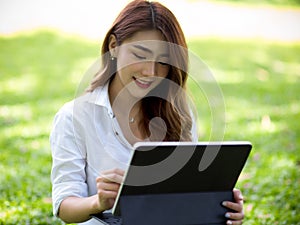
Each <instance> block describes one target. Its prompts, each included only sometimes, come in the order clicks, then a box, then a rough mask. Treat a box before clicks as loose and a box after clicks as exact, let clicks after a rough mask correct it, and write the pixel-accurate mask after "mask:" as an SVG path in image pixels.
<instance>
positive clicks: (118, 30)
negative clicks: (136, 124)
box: [87, 0, 192, 141]
mask: <svg viewBox="0 0 300 225" xmlns="http://www.w3.org/2000/svg"><path fill="white" fill-rule="evenodd" d="M151 29H156V30H158V31H160V32H161V33H162V34H163V36H164V37H165V40H166V41H167V42H169V43H173V46H180V47H171V48H170V57H171V60H172V64H171V65H170V69H169V73H168V75H167V79H169V80H171V81H172V82H174V83H175V84H177V88H176V85H175V86H174V85H168V84H167V83H166V82H162V83H161V84H160V85H159V86H158V87H157V88H156V89H154V90H152V92H155V91H163V92H166V93H165V95H166V98H167V99H168V100H166V98H158V97H145V98H143V99H142V109H141V110H142V114H143V120H142V122H141V125H142V126H143V128H144V129H145V130H146V134H147V135H148V136H150V130H149V122H150V121H151V119H152V118H155V117H159V118H161V119H162V120H163V121H164V122H165V125H166V127H167V132H166V136H165V138H164V141H191V128H192V119H191V115H190V113H191V110H190V108H189V106H188V103H187V96H186V94H185V91H180V90H179V89H183V90H185V89H186V80H187V69H188V54H187V44H186V41H185V37H184V34H183V32H182V29H181V27H180V25H179V23H178V21H177V19H176V17H175V16H174V15H173V13H172V12H171V11H170V10H169V9H167V8H166V7H165V6H163V5H161V4H160V3H158V2H148V1H144V0H135V1H132V2H131V3H129V4H128V5H127V6H126V7H125V8H124V9H123V10H122V11H121V13H120V14H119V16H118V17H117V18H116V20H115V22H114V23H113V25H112V27H111V28H110V29H109V31H108V32H107V34H106V36H105V38H104V41H103V45H102V49H101V53H102V63H103V68H102V69H101V71H99V72H98V73H97V74H96V75H95V77H94V79H93V80H92V82H91V84H90V86H89V88H88V89H87V91H93V90H94V89H96V88H97V87H99V86H101V85H104V84H105V83H106V82H107V81H108V80H109V79H110V78H111V77H112V76H114V75H115V73H116V62H115V61H116V60H110V54H107V53H108V52H109V38H110V36H111V35H112V34H113V35H115V37H116V39H117V42H118V45H121V44H122V42H123V41H124V40H126V39H127V38H130V37H131V36H132V35H133V34H134V33H136V32H138V31H142V30H151ZM164 85H165V86H164ZM166 86H167V87H166ZM152 96H153V95H152ZM160 96H161V95H160ZM151 124H152V121H151ZM154 128H155V129H156V130H157V131H158V132H154V136H153V132H151V137H154V138H153V139H154V140H155V139H156V138H157V139H158V140H159V137H155V133H158V134H159V133H161V132H160V131H159V130H160V129H163V128H162V126H161V125H160V124H156V126H155V123H154ZM151 131H152V129H151Z"/></svg>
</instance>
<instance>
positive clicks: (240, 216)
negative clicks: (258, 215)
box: [225, 212, 244, 220]
mask: <svg viewBox="0 0 300 225" xmlns="http://www.w3.org/2000/svg"><path fill="white" fill-rule="evenodd" d="M225 217H226V218H228V219H232V220H242V219H244V213H242V212H240V213H231V212H227V213H226V214H225Z"/></svg>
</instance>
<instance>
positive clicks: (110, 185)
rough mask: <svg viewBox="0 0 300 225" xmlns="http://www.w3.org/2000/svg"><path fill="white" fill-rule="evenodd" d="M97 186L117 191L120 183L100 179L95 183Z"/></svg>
mask: <svg viewBox="0 0 300 225" xmlns="http://www.w3.org/2000/svg"><path fill="white" fill-rule="evenodd" d="M97 188H98V189H103V190H107V191H118V190H119V188H120V184H117V183H111V182H109V183H108V182H103V181H100V182H98V183H97Z"/></svg>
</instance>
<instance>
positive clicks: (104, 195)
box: [98, 189, 118, 199]
mask: <svg viewBox="0 0 300 225" xmlns="http://www.w3.org/2000/svg"><path fill="white" fill-rule="evenodd" d="M98 195H99V197H100V198H102V199H111V198H112V199H115V198H116V197H117V195H118V192H116V191H107V190H103V189H100V190H98Z"/></svg>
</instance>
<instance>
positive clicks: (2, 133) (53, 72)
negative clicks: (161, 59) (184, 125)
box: [0, 0, 300, 225]
mask: <svg viewBox="0 0 300 225" xmlns="http://www.w3.org/2000/svg"><path fill="white" fill-rule="evenodd" d="M127 2H128V1H125V0H116V1H97V0H87V1H70V0H65V1H58V0H53V1H46V0H42V1H40V0H27V1H17V0H0V224H61V222H60V221H59V220H58V219H56V218H54V217H53V215H52V206H51V184H50V169H51V150H50V147H49V141H48V139H49V132H50V130H51V123H52V119H53V117H54V115H55V113H56V112H57V110H58V109H59V108H60V107H61V106H62V105H63V104H64V103H65V102H67V101H69V100H71V99H72V98H74V96H75V94H76V90H77V88H78V85H79V83H80V81H81V79H82V77H83V74H84V73H85V71H86V70H87V69H88V68H89V66H90V65H91V64H92V63H93V62H94V61H95V59H96V58H97V57H98V56H99V55H100V45H101V38H103V36H104V34H105V32H106V30H107V29H108V27H109V26H110V25H111V23H112V21H113V19H114V18H115V17H116V15H117V13H118V12H119V10H120V9H121V8H122V7H123V6H124V5H125V4H126V3H127ZM161 2H162V3H164V4H165V5H166V6H167V7H169V8H170V9H171V10H172V11H173V12H174V14H175V15H176V16H177V17H178V20H179V22H180V23H181V24H182V26H183V29H184V31H185V33H186V35H187V40H188V44H189V48H190V49H191V51H193V52H194V53H195V54H197V55H198V56H199V57H201V58H202V59H203V61H204V62H205V63H206V64H207V65H208V66H209V67H210V68H211V70H212V72H213V74H214V76H215V78H216V80H217V82H218V84H219V85H220V87H221V89H222V92H223V95H224V99H225V104H226V133H225V136H224V139H225V140H249V141H251V142H252V143H253V146H254V148H253V151H252V153H251V156H250V158H249V161H248V163H247V165H246V167H245V169H244V171H243V173H242V175H241V177H240V179H239V181H238V184H237V187H238V188H240V189H241V190H242V192H243V194H244V196H245V214H246V218H245V223H244V224H247V225H249V224H270V225H274V224H288V225H291V224H300V203H299V202H300V195H299V192H300V173H299V171H300V170H299V169H300V150H299V145H300V98H299V93H300V28H299V27H300V26H299V24H300V1H299V0H290V1H288V0H261V1H260V0H244V1H234V0H232V1H230V0H228V1H225V0H224V1H217V0H213V1H200V0H189V1H188V0H179V1H171V0H165V1H161ZM190 89H191V91H192V93H193V94H194V95H195V96H197V94H198V93H199V92H200V90H198V89H197V87H195V86H193V85H192V84H190ZM199 94H200V93H199ZM197 108H198V109H199V111H201V112H203V118H202V120H203V121H205V119H206V118H208V117H209V115H207V114H208V113H207V112H205V109H203V108H201V105H197ZM201 116H202V114H201ZM209 126H210V124H209V123H205V122H204V123H203V124H202V125H201V133H202V136H201V140H203V141H205V140H207V139H209V136H208V133H209V132H207V131H208V130H210V127H209Z"/></svg>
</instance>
